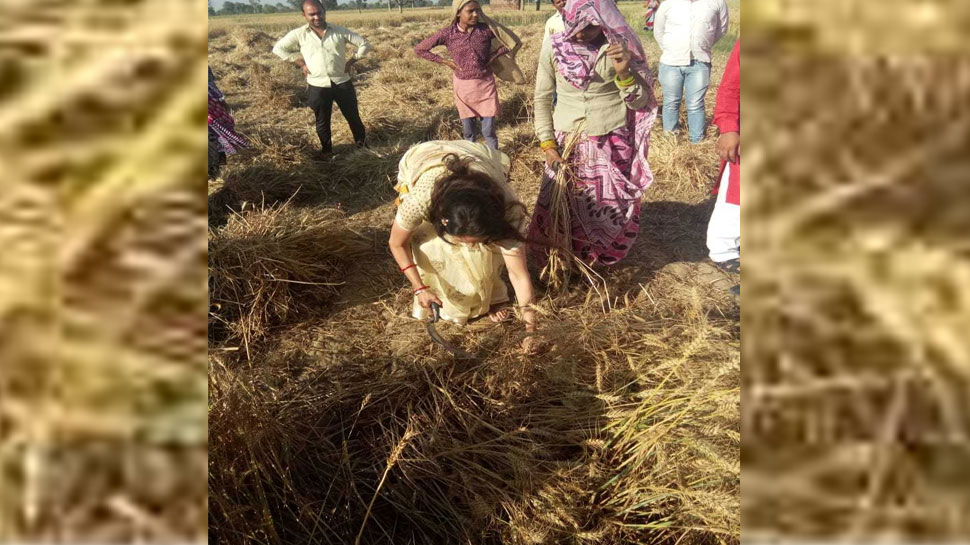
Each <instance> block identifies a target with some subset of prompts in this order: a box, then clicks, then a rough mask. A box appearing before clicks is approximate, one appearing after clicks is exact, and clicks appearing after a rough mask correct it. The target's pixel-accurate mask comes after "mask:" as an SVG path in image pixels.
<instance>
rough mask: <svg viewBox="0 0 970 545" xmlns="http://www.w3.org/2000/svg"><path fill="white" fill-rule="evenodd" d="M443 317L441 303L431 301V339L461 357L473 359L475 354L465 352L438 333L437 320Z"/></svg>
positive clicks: (429, 332)
mask: <svg viewBox="0 0 970 545" xmlns="http://www.w3.org/2000/svg"><path fill="white" fill-rule="evenodd" d="M440 319H441V305H439V304H438V303H431V319H430V320H429V321H428V335H430V336H431V340H432V341H434V342H436V343H438V344H440V345H441V346H442V347H444V349H445V350H447V351H449V352H451V353H452V354H454V355H455V357H456V358H459V359H472V358H474V357H475V356H473V355H471V354H469V353H468V352H465V351H464V350H462V349H461V348H458V347H457V346H455V345H453V344H451V343H450V342H448V341H446V340H445V339H444V338H443V337H442V336H441V335H439V334H438V330H437V329H435V326H434V324H435V322H437V321H438V320H440Z"/></svg>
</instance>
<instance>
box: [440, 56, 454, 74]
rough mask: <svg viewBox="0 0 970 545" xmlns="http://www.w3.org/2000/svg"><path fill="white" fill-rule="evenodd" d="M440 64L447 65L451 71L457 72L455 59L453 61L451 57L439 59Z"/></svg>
mask: <svg viewBox="0 0 970 545" xmlns="http://www.w3.org/2000/svg"><path fill="white" fill-rule="evenodd" d="M441 64H443V65H445V66H447V67H448V68H451V70H452V71H453V72H457V71H458V65H457V64H455V61H453V60H451V59H445V60H443V61H441Z"/></svg>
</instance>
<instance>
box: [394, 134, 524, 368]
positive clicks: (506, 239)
mask: <svg viewBox="0 0 970 545" xmlns="http://www.w3.org/2000/svg"><path fill="white" fill-rule="evenodd" d="M509 167H510V162H509V158H508V156H506V155H505V154H504V153H502V152H500V151H498V150H494V149H491V148H488V147H486V146H484V145H482V144H477V143H472V142H466V141H462V140H458V141H432V142H424V143H422V144H418V145H416V146H414V147H412V148H411V149H410V150H408V152H407V153H405V154H404V156H403V157H402V158H401V162H400V164H399V165H398V185H397V186H396V188H395V189H397V191H398V192H399V193H400V194H401V199H400V205H399V207H398V210H397V215H396V216H395V218H394V222H393V224H392V225H391V236H390V240H389V241H388V245H389V246H390V249H391V254H392V255H393V256H394V260H395V261H396V262H397V264H398V266H399V267H400V269H401V272H402V273H404V275H405V276H406V277H407V279H408V281H409V282H410V283H411V289H412V291H413V292H414V302H413V309H412V313H413V316H414V317H415V318H418V319H423V318H426V317H427V316H428V308H429V306H430V304H431V303H432V302H435V303H437V304H439V305H441V317H442V318H445V319H447V320H450V321H453V322H455V323H459V324H464V323H466V322H467V321H468V320H470V319H473V318H476V317H479V316H483V315H486V314H489V315H490V317H491V318H492V319H493V320H494V321H499V320H502V319H504V318H506V317H507V316H508V310H507V309H499V306H500V305H502V304H503V303H505V302H507V301H508V300H509V294H508V289H507V288H506V286H505V281H504V280H503V279H502V276H501V273H502V270H503V269H508V273H509V280H510V281H511V283H512V288H513V289H514V290H515V297H516V299H517V300H518V308H519V309H520V310H521V311H522V312H521V315H522V318H523V320H524V322H525V328H526V331H528V332H532V331H535V326H536V316H535V311H534V310H533V308H532V304H533V302H534V299H535V294H534V290H533V287H532V280H531V278H530V276H529V271H528V267H527V264H526V256H525V248H524V244H523V236H522V231H523V229H524V227H525V223H526V211H525V206H524V205H523V204H522V203H520V202H519V201H518V199H517V198H516V196H515V193H513V192H512V189H511V188H510V187H509V184H508V174H509ZM531 343H532V341H531V338H529V337H526V340H525V342H524V344H523V347H524V348H526V349H529V347H530V346H532V344H531Z"/></svg>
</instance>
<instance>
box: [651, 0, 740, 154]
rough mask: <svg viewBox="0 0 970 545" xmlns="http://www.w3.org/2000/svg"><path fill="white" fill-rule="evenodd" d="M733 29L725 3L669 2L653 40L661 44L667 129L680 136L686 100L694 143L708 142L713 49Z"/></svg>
mask: <svg viewBox="0 0 970 545" xmlns="http://www.w3.org/2000/svg"><path fill="white" fill-rule="evenodd" d="M727 30H728V8H727V4H725V2H724V0H666V2H663V3H662V4H660V9H658V10H657V17H656V19H655V21H654V26H653V35H654V37H655V38H656V39H657V43H658V44H659V45H660V50H661V51H662V54H661V55H660V67H659V69H658V74H657V75H658V79H659V80H660V86H661V87H662V88H663V96H664V104H663V116H662V117H663V127H664V130H665V131H670V132H673V131H676V130H677V128H678V117H679V115H680V102H681V100H682V99H685V101H686V108H687V127H688V134H689V136H690V141H691V142H693V143H697V142H700V141H701V140H703V139H704V131H705V129H706V127H705V113H704V97H705V96H706V95H707V87H708V85H709V84H710V82H711V49H712V48H713V47H714V44H716V43H717V41H718V40H720V39H721V38H722V37H724V35H725V34H727Z"/></svg>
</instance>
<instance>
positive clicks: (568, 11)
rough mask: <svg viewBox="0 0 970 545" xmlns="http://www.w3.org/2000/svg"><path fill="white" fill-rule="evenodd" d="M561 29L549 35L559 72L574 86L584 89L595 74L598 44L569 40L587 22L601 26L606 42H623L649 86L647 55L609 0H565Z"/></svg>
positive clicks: (634, 66)
mask: <svg viewBox="0 0 970 545" xmlns="http://www.w3.org/2000/svg"><path fill="white" fill-rule="evenodd" d="M562 18H563V22H564V23H565V27H566V29H565V31H563V32H561V33H559V34H554V35H552V36H550V38H551V39H552V50H553V55H554V56H555V59H556V66H557V67H558V70H559V73H560V74H562V76H563V77H564V78H566V81H568V82H569V83H570V84H572V85H573V87H576V88H577V89H586V87H587V86H589V82H590V80H592V79H593V75H594V74H595V70H594V67H595V64H596V59H597V58H599V50H600V48H599V46H594V45H590V44H581V43H578V42H575V41H573V40H572V39H571V38H573V37H574V36H575V35H576V33H578V32H579V31H580V30H583V29H584V28H586V27H587V26H588V25H597V26H599V27H600V28H602V29H603V35H604V36H606V39H607V40H609V42H610V43H620V42H622V43H625V44H626V47H627V50H629V52H630V56H631V57H632V60H631V61H630V67H631V69H632V70H633V71H634V72H636V73H638V74H640V76H641V77H643V80H644V81H645V82H646V83H647V84H648V86H650V88H652V83H653V78H651V76H650V72H649V70H648V69H647V55H646V53H644V51H643V45H642V44H641V43H640V38H638V37H637V34H636V32H634V31H633V29H632V28H630V25H629V24H628V23H627V22H626V19H625V18H624V17H623V14H622V13H620V10H618V9H617V7H616V4H615V3H614V2H613V0H568V1H567V2H566V7H565V9H563V12H562Z"/></svg>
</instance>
